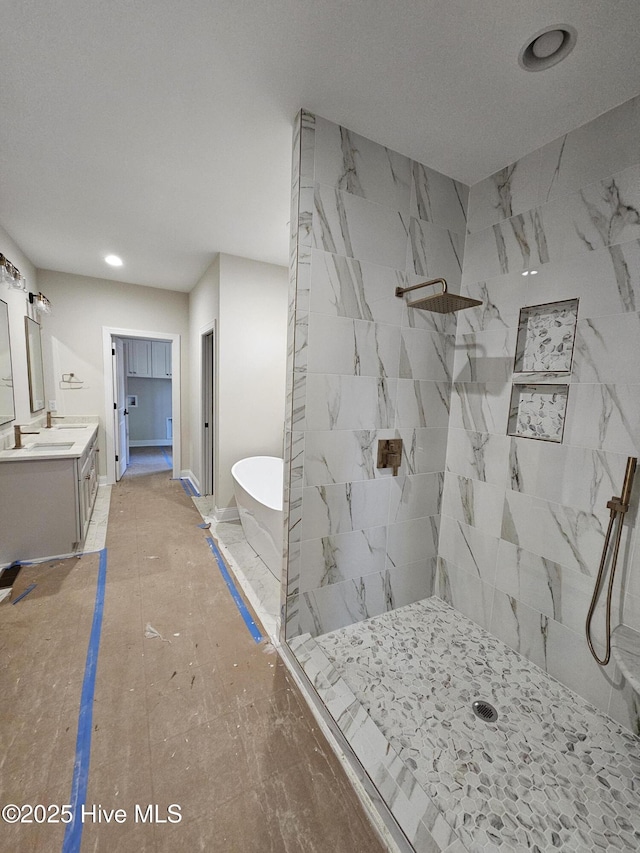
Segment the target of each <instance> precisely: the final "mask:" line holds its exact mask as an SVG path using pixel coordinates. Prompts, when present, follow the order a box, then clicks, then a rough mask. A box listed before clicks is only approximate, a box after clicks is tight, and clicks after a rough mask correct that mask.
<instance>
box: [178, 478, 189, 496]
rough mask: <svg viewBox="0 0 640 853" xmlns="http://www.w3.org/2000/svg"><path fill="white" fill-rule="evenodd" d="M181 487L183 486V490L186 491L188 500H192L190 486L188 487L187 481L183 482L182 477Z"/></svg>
mask: <svg viewBox="0 0 640 853" xmlns="http://www.w3.org/2000/svg"><path fill="white" fill-rule="evenodd" d="M180 485H181V486H182V488H183V489H184V493H185V495H186V496H187V497H188V498H190V497H191V492H190V491H189V486H188V485H187V480H183V479H182V477H180Z"/></svg>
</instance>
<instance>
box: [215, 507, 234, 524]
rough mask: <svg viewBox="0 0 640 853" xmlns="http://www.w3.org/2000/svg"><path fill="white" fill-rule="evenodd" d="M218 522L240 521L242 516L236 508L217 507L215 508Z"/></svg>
mask: <svg viewBox="0 0 640 853" xmlns="http://www.w3.org/2000/svg"><path fill="white" fill-rule="evenodd" d="M214 514H215V519H216V521H238V519H239V518H240V514H239V513H238V507H236V506H222V507H219V506H217V507H216V508H215V513H214Z"/></svg>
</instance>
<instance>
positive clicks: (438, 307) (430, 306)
mask: <svg viewBox="0 0 640 853" xmlns="http://www.w3.org/2000/svg"><path fill="white" fill-rule="evenodd" d="M440 283H441V284H442V290H441V291H440V292H439V293H432V294H431V296H423V297H422V299H416V300H415V301H414V302H407V305H408V306H409V307H410V308H423V309H424V310H425V311H437V312H438V313H439V314H453V312H454V311H461V310H462V309H463V308H472V307H473V306H474V305H482V300H481V299H471V298H470V297H469V296H460V295H459V294H458V293H449V291H448V290H447V282H446V281H445V280H444V279H443V278H434V279H431V281H423V282H422V284H414V285H412V286H411V287H396V296H402V295H403V294H404V293H407V291H409V290H417V289H418V288H420V287H427V286H428V285H430V284H440Z"/></svg>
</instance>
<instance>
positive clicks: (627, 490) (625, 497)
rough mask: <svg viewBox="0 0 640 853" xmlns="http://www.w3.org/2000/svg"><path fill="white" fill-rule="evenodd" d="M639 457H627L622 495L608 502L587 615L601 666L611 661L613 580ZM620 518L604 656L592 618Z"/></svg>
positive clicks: (608, 595)
mask: <svg viewBox="0 0 640 853" xmlns="http://www.w3.org/2000/svg"><path fill="white" fill-rule="evenodd" d="M637 462H638V460H637V458H636V457H635V456H629V458H628V459H627V468H626V470H625V472H624V482H623V484H622V492H621V494H620V497H619V498H618V497H616V496H615V495H614V496H613V497H612V498H611V500H610V501H608V502H607V509H608V510H610V513H611V514H610V516H609V527H608V528H607V535H606V536H605V540H604V545H603V548H602V558H601V560H600V568H599V569H598V577H597V578H596V585H595V588H594V590H593V596H592V598H591V605H590V606H589V613H588V615H587V624H586V629H587V643H588V644H589V649H590V650H591V654H592V655H593V656H594V658H595V659H596V660H597V662H598V663H599V664H600V666H606V665H607V664H608V663H609V660H610V658H611V598H612V595H613V580H614V578H615V575H616V564H617V562H618V551H619V550H620V538H621V536H622V522H623V521H624V516H625V513H626V512H627V510H628V509H629V500H630V498H631V489H632V487H633V477H634V475H635V473H636V465H637ZM616 519H617V520H618V527H617V529H616V538H615V542H614V546H613V556H612V559H611V573H610V575H609V586H608V588H607V611H606V617H605V618H606V632H607V642H606V649H605V656H604V657H603V658H600V657H598V655H597V653H596V650H595V649H594V647H593V641H592V640H591V620H592V619H593V613H594V611H595V609H596V602H597V601H598V592H599V590H600V585H601V583H602V578H603V576H604V570H605V565H606V562H607V551H608V550H609V541H610V539H611V531H612V530H613V525H614V522H615V520H616Z"/></svg>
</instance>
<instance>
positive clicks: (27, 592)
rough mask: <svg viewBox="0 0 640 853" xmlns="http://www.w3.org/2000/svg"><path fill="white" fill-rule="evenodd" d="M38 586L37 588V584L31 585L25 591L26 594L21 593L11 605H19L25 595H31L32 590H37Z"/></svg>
mask: <svg viewBox="0 0 640 853" xmlns="http://www.w3.org/2000/svg"><path fill="white" fill-rule="evenodd" d="M36 586H37V584H35V583H32V584H30V585H29V586H28V587H27V588H26V589H25V591H24V592H21V593H20V595H19V596H18V597H17V598H16V600H15V601H12V602H11V603H12V604H17V603H18V602H19V601H22V599H23V598H24V597H25V595H29V593H30V592H31V590H32V589H35V588H36Z"/></svg>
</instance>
